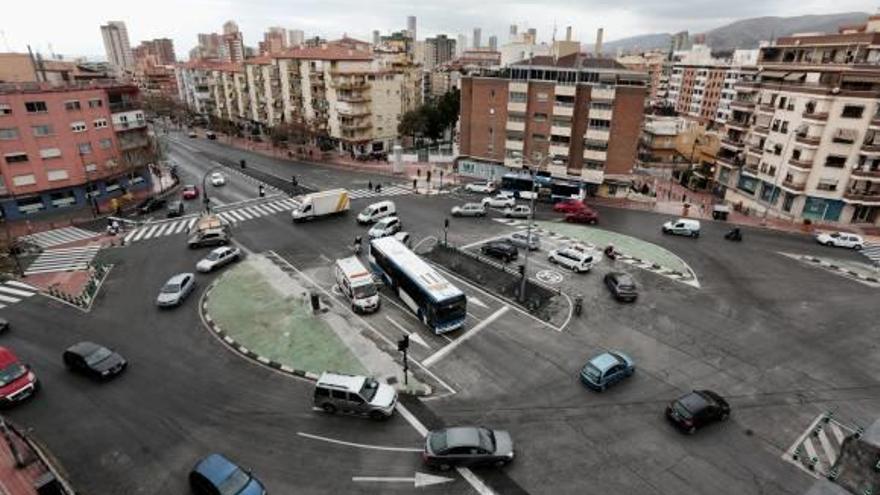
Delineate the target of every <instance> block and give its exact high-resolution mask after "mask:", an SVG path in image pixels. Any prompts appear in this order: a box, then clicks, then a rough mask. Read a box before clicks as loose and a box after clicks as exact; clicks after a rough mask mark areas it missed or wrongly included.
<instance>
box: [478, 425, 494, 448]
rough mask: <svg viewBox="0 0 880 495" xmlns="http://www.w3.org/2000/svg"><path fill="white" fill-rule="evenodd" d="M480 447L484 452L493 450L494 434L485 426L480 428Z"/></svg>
mask: <svg viewBox="0 0 880 495" xmlns="http://www.w3.org/2000/svg"><path fill="white" fill-rule="evenodd" d="M479 431H480V447H482V448H483V449H484V450H485V451H486V452H495V434H494V433H492V430H489V429H487V428H480V430H479Z"/></svg>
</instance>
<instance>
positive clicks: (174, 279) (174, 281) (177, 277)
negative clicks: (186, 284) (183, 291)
mask: <svg viewBox="0 0 880 495" xmlns="http://www.w3.org/2000/svg"><path fill="white" fill-rule="evenodd" d="M187 275H189V276H190V277H192V276H193V274H192V273H190V272H185V273H178V274H177V275H175V276H173V277H171V278H169V279H168V282H167V283H169V284H179V283H181V282H183V277H186V276H187Z"/></svg>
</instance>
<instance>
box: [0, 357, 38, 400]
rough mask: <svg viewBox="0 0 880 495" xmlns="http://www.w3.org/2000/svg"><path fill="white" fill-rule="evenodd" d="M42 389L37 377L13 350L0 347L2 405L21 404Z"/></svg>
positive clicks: (0, 396) (0, 395)
mask: <svg viewBox="0 0 880 495" xmlns="http://www.w3.org/2000/svg"><path fill="white" fill-rule="evenodd" d="M39 387H40V384H39V382H38V381H37V375H35V374H34V372H33V371H32V370H31V367H30V366H28V365H26V364H23V363H22V362H21V360H19V359H18V356H16V355H15V353H13V352H12V351H11V350H9V349H7V348H5V347H0V403H2V404H4V405H8V404H14V403H16V402H21V401H23V400H25V399H27V398H28V397H30V396H32V395H34V393H35V392H36V391H37V389H38V388H39Z"/></svg>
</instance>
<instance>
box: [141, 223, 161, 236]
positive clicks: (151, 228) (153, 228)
mask: <svg viewBox="0 0 880 495" xmlns="http://www.w3.org/2000/svg"><path fill="white" fill-rule="evenodd" d="M158 227H159V226H158V225H153V226H152V227H149V228H147V232H146V233H144V239H149V238H150V237H153V232H155V231H156V229H157V228H158Z"/></svg>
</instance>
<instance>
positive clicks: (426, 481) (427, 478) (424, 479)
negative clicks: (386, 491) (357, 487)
mask: <svg viewBox="0 0 880 495" xmlns="http://www.w3.org/2000/svg"><path fill="white" fill-rule="evenodd" d="M351 481H355V482H358V483H412V484H413V485H414V486H415V487H416V488H423V487H426V486H431V485H439V484H441V483H449V482H450V481H455V480H454V479H453V478H444V477H443V476H435V475H433V474H425V473H420V472H418V471H416V474H415V476H413V477H412V478H406V477H395V476H352V478H351Z"/></svg>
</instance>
